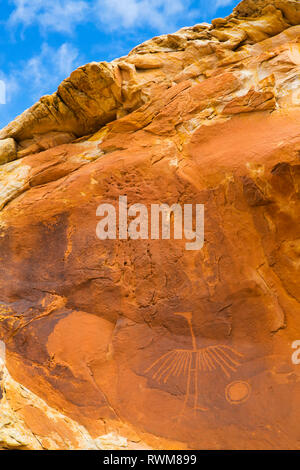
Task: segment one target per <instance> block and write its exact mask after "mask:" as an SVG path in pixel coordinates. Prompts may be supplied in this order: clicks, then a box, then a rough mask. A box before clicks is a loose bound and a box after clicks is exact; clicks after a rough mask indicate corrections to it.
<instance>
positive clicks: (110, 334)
mask: <svg viewBox="0 0 300 470" xmlns="http://www.w3.org/2000/svg"><path fill="white" fill-rule="evenodd" d="M299 44H300V4H299V2H298V1H295V0H257V1H255V0H244V1H242V2H241V3H240V4H239V5H238V6H237V7H236V8H235V10H234V11H233V13H232V14H231V15H230V16H229V17H227V18H225V19H220V18H219V19H216V20H214V21H213V22H212V25H208V24H200V25H196V26H194V27H191V28H184V29H182V30H180V31H178V32H177V33H175V34H170V35H166V36H160V37H157V38H154V39H152V40H150V41H147V42H146V43H144V44H142V45H140V46H138V47H136V48H135V49H134V50H133V51H132V52H131V53H130V54H129V55H128V56H127V57H123V58H121V59H118V60H115V61H113V62H112V63H110V64H108V63H92V64H88V65H86V66H84V67H80V68H79V69H77V70H76V71H75V72H73V73H72V74H71V76H70V77H69V78H68V79H67V80H65V81H64V82H63V83H62V84H61V85H60V87H59V88H58V91H57V92H56V93H55V94H54V95H52V96H46V97H43V98H41V100H40V101H39V102H38V103H37V104H36V105H35V106H33V107H32V108H31V109H29V110H27V111H25V113H23V114H22V115H21V116H20V117H18V118H17V119H16V120H15V121H13V122H12V123H11V124H9V125H8V126H7V127H6V128H4V129H3V130H2V131H0V139H2V141H5V140H6V139H14V142H15V144H16V146H17V149H16V155H15V157H14V158H13V159H12V158H9V159H7V160H6V157H5V156H4V154H2V153H1V149H2V145H3V146H4V144H3V143H1V141H0V160H1V161H2V162H5V163H4V164H3V165H2V166H0V208H1V212H0V259H1V264H0V337H1V339H2V340H3V341H4V342H5V343H6V348H7V354H6V363H7V368H8V370H9V373H10V374H11V375H12V377H13V379H14V380H15V381H17V382H18V383H20V384H22V387H26V389H28V390H30V392H27V393H32V394H35V395H34V396H38V397H39V398H36V399H37V400H44V401H45V402H47V405H46V404H45V405H43V406H48V407H51V409H52V410H57V411H55V413H62V414H63V415H64V416H68V419H69V420H70V421H68V423H69V425H68V426H69V430H70V429H71V428H72V426H76V425H77V426H78V427H79V426H82V427H84V429H85V432H86V433H88V435H89V436H90V439H91V440H92V441H93V442H94V440H95V439H97V438H98V436H101V435H107V434H108V435H110V433H116V432H117V433H118V435H121V436H124V437H125V438H126V439H128V440H129V441H130V442H132V443H134V442H142V443H146V444H143V445H149V446H150V447H152V448H169V449H174V448H181V449H185V448H192V449H202V448H206V449H207V448H208V449H221V448H222V449H224V448H225V449H232V448H233V449H251V448H259V449H280V448H285V449H287V448H290V449H294V448H299V440H300V428H299V420H300V406H299V400H300V398H299V397H300V393H299V392H300V365H297V364H296V363H295V361H292V354H293V352H294V350H293V349H292V345H293V343H294V341H296V340H300V305H299V301H300V289H299V270H300V261H299V260H300V258H299V257H300V229H299V227H300V225H299V214H300V198H299V183H300V160H299V155H300V132H299V128H300V127H299V125H300V91H299V84H300V76H299V71H300V45H299ZM9 160H12V161H9ZM121 195H126V196H127V198H128V205H131V204H134V203H142V204H144V205H146V206H147V207H150V205H151V204H160V203H167V204H169V205H172V204H174V203H179V204H181V205H183V204H191V203H193V204H196V203H198V204H204V207H205V241H204V246H203V248H202V249H201V250H199V251H187V250H186V249H185V240H174V239H171V240H150V239H149V240H131V239H128V240H125V239H121V240H120V239H116V240H104V241H101V240H99V239H98V238H97V236H96V226H97V223H98V218H97V217H96V210H97V207H98V206H99V204H101V203H110V204H113V205H116V204H117V202H118V198H119V196H121ZM20 387H21V385H20ZM26 406H27V405H26ZM28 406H31V405H30V404H29V405H28ZM34 413H35V412H34ZM34 413H33V414H32V416H31V413H30V412H29V413H28V416H30V419H33V420H34V416H35V415H34ZM39 413H40V412H39ZM53 413H54V411H53ZM14 419H15V418H14ZM16 419H17V418H16ZM18 419H19V418H18ZM30 419H29V424H28V423H27V422H26V423H27V424H26V426H27V429H29V431H28V432H29V433H30V432H31V433H32V434H34V435H38V436H41V434H40V433H36V432H35V431H34V429H33V428H32V425H31V424H30V423H31V421H30ZM57 419H59V418H57ZM43 420H44V418H42V417H41V419H40V421H42V422H43ZM14 422H16V423H17V424H16V429H19V423H20V422H19V421H18V420H17V421H14ZM22 422H23V421H22ZM74 423H75V424H74ZM77 423H79V424H77ZM20 426H21V425H20ZM45 426H46V428H47V426H48V424H47V425H45ZM47 429H48V428H47ZM72 429H73V428H72ZM0 432H1V429H0ZM70 432H71V431H70ZM58 434H59V433H58ZM0 436H1V434H0ZM30 436H31V435H30ZM24 439H25V438H24ZM26 439H27V441H26V442H35V444H33V445H38V444H36V439H35V438H34V436H33V437H30V438H29V437H28V438H27V437H26ZM45 440H47V439H46V437H45ZM22 442H23V441H22ZM55 442H56V441H55ZM72 442H73V441H72ZM80 442H81V443H78V444H77V446H78V447H79V448H80V446H81V445H83V444H82V442H83V441H80ZM28 445H30V444H26V446H28ZM51 445H52V444H51ZM51 445H50V444H49V447H50V448H51ZM57 445H58V446H59V444H57ZM93 445H94V444H93ZM132 445H133V446H134V444H132ZM42 446H43V447H47V445H45V443H42ZM72 446H75V444H74V443H72Z"/></svg>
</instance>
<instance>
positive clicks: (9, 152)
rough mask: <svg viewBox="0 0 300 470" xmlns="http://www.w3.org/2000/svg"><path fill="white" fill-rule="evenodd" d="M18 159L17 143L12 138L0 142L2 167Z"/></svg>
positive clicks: (0, 162) (0, 163)
mask: <svg viewBox="0 0 300 470" xmlns="http://www.w3.org/2000/svg"><path fill="white" fill-rule="evenodd" d="M16 158H17V146H16V142H15V141H14V139H12V138H7V139H3V140H0V165H3V164H4V163H7V162H11V161H12V160H15V159H16Z"/></svg>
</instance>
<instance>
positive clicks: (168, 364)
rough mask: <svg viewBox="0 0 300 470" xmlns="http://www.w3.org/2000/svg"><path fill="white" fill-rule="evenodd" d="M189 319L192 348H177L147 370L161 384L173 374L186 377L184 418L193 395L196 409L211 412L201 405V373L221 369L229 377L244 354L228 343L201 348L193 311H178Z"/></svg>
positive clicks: (178, 313)
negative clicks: (194, 325) (197, 338)
mask: <svg viewBox="0 0 300 470" xmlns="http://www.w3.org/2000/svg"><path fill="white" fill-rule="evenodd" d="M175 315H180V316H182V317H183V318H185V319H186V321H187V323H188V326H189V330H190V334H191V339H192V349H173V350H172V351H169V352H167V353H166V354H164V355H162V356H161V357H159V358H158V359H157V360H156V361H154V362H153V363H152V364H151V366H150V367H148V369H147V370H146V372H150V371H151V372H152V378H153V379H154V380H156V381H157V382H158V383H160V384H165V383H167V382H168V380H169V379H170V377H172V376H173V377H178V378H179V377H180V376H183V377H184V378H185V380H186V393H185V399H184V403H183V408H182V411H181V413H180V415H179V416H180V417H181V416H182V415H183V413H184V411H185V408H186V406H187V403H188V401H189V398H190V397H191V396H194V400H193V409H194V411H195V412H196V411H207V408H202V407H200V406H199V405H198V397H199V375H200V374H202V373H206V372H207V373H211V372H214V371H215V372H216V371H217V370H221V371H222V372H223V373H224V375H225V376H226V377H230V375H231V373H233V372H236V370H237V368H238V367H239V366H240V362H239V359H240V358H241V357H243V354H240V353H239V352H237V351H235V350H234V349H233V348H232V347H230V346H227V345H214V346H208V347H204V348H200V349H198V347H197V340H196V335H195V332H194V329H193V323H192V312H176V313H175Z"/></svg>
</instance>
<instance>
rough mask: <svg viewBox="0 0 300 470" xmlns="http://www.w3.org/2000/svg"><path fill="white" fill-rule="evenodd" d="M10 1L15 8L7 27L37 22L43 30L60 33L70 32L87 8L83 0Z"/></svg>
mask: <svg viewBox="0 0 300 470" xmlns="http://www.w3.org/2000/svg"><path fill="white" fill-rule="evenodd" d="M12 3H14V5H15V9H14V11H13V12H12V14H11V16H10V18H9V20H8V26H9V27H12V26H14V25H19V24H22V25H23V26H25V27H28V26H32V25H35V24H37V25H38V26H39V27H40V28H41V29H42V30H43V31H48V30H50V31H57V32H60V33H72V31H73V29H74V27H75V26H76V25H77V24H79V23H82V21H84V18H85V17H86V14H87V12H88V9H89V7H88V3H87V2H86V1H83V0H12Z"/></svg>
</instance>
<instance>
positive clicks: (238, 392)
mask: <svg viewBox="0 0 300 470" xmlns="http://www.w3.org/2000/svg"><path fill="white" fill-rule="evenodd" d="M250 393H251V387H250V385H249V384H248V382H241V381H239V380H237V381H236V382H232V383H230V384H228V385H227V387H226V390H225V396H226V400H227V401H228V402H229V403H231V404H232V405H239V404H240V403H245V401H247V400H248V398H249V397H250Z"/></svg>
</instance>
